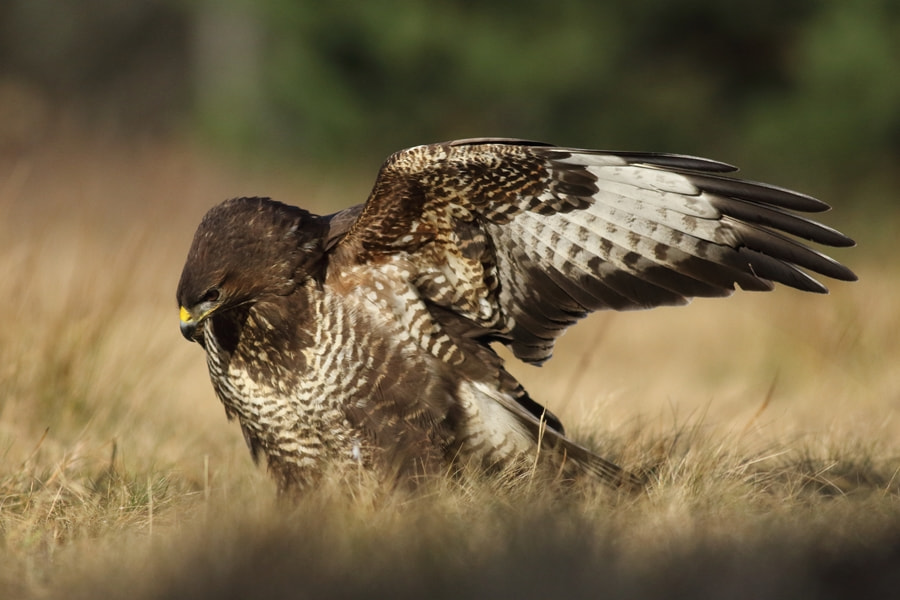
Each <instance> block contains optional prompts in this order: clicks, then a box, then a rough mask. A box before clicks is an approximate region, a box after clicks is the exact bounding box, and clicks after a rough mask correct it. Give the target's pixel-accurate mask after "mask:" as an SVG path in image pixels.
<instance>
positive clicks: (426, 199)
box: [177, 139, 856, 490]
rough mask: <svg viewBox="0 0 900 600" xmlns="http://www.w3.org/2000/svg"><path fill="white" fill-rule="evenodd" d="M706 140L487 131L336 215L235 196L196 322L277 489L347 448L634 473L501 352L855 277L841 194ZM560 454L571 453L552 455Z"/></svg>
mask: <svg viewBox="0 0 900 600" xmlns="http://www.w3.org/2000/svg"><path fill="white" fill-rule="evenodd" d="M734 170H735V168H734V167H731V166H729V165H727V164H724V163H720V162H715V161H711V160H706V159H702V158H695V157H690V156H682V155H673V154H657V153H637V152H606V151H597V150H581V149H573V148H563V147H557V146H553V145H548V144H542V143H537V142H525V141H521V140H509V139H471V140H459V141H454V142H447V143H440V144H431V145H423V146H417V147H414V148H409V149H406V150H401V151H399V152H397V153H395V154H394V155H392V156H391V157H389V158H388V159H387V161H385V163H384V164H383V166H382V167H381V171H380V172H379V174H378V177H377V179H376V181H375V185H374V187H373V189H372V191H371V193H370V195H369V197H368V199H367V201H366V202H365V203H364V204H362V205H358V206H354V207H352V208H348V209H346V210H343V211H340V212H338V213H335V214H332V215H329V216H318V215H315V214H311V213H309V212H307V211H306V210H303V209H300V208H296V207H293V206H288V205H285V204H281V203H279V202H276V201H273V200H271V199H268V198H237V199H232V200H227V201H225V202H223V203H221V204H219V205H217V206H215V207H213V208H212V209H210V210H209V212H208V213H207V214H206V216H205V217H204V218H203V220H202V222H201V223H200V225H199V228H198V229H197V232H196V234H195V237H194V239H193V243H192V245H191V248H190V251H189V253H188V256H187V261H186V264H185V266H184V271H183V273H182V275H181V280H180V282H179V284H178V291H177V301H178V304H179V306H180V317H181V331H182V333H183V335H184V336H185V337H186V338H187V339H188V340H192V341H196V342H198V343H199V344H200V345H201V346H203V348H204V349H205V351H206V357H207V363H208V367H209V374H210V377H211V379H212V384H213V387H214V388H215V392H216V394H217V396H218V397H219V399H220V400H221V401H222V403H223V404H224V405H225V411H226V414H227V415H228V417H229V418H237V420H238V421H239V423H240V425H241V429H242V430H243V433H244V437H245V439H246V441H247V443H248V445H249V447H250V450H251V452H252V454H253V456H254V458H258V457H260V456H264V457H265V459H266V462H267V465H268V469H269V471H270V472H271V474H272V475H273V476H274V477H275V479H276V481H277V483H278V485H279V488H280V489H282V490H290V489H293V488H303V487H305V486H309V485H310V484H312V483H314V482H315V481H316V480H317V478H318V477H320V475H321V473H322V472H323V471H325V470H326V469H327V468H330V467H331V466H334V465H338V466H340V465H345V464H346V465H356V466H357V468H359V467H362V468H366V469H372V470H373V471H374V472H375V473H377V474H378V476H379V477H383V478H385V479H397V478H407V477H411V478H416V477H417V476H418V475H420V474H430V473H442V472H453V470H454V468H455V467H458V466H461V465H475V466H476V467H477V468H479V469H481V468H483V469H486V470H488V471H490V470H494V469H507V468H514V466H515V465H518V464H525V465H527V464H529V463H530V461H536V460H537V458H536V456H537V455H540V456H543V457H546V460H553V461H556V462H555V463H554V464H557V465H559V470H560V472H565V473H573V474H577V473H585V472H589V473H593V474H595V475H597V476H599V477H600V478H601V479H603V480H606V481H608V482H610V483H612V484H614V485H616V484H630V483H634V481H635V478H634V476H632V475H630V474H628V473H627V472H625V471H623V470H622V469H620V468H619V467H618V466H616V465H615V464H613V463H612V462H609V461H607V460H604V459H603V458H601V457H599V456H596V455H595V454H593V453H591V452H590V451H588V450H587V449H585V448H584V447H582V446H580V445H578V444H577V443H575V442H574V441H572V440H571V439H569V438H568V437H566V435H565V433H564V430H563V426H562V424H561V423H560V421H559V419H557V418H556V417H555V416H554V415H553V414H552V413H551V412H549V411H547V410H546V409H544V408H543V407H542V406H541V405H540V404H538V403H537V402H536V401H535V400H533V399H532V398H531V397H530V396H529V395H528V393H527V392H526V391H525V390H524V389H523V388H522V386H521V385H520V384H519V383H518V381H516V379H515V378H513V377H512V376H511V375H510V374H509V373H508V372H507V371H506V370H505V368H504V364H503V361H502V360H501V359H500V357H499V356H498V355H497V354H496V353H495V351H494V350H493V349H492V347H491V344H492V343H494V342H499V343H501V344H505V345H506V346H508V347H509V348H510V349H511V350H512V352H513V353H514V354H515V356H516V357H517V358H519V359H521V360H523V361H526V362H529V363H542V362H543V361H545V360H547V359H548V358H550V355H551V352H552V350H553V345H554V342H555V341H556V339H557V338H558V337H559V336H560V335H562V334H563V332H564V331H565V330H566V329H567V328H568V327H569V326H570V325H572V324H573V323H575V322H576V321H577V320H578V319H580V318H582V317H584V316H585V315H587V314H588V313H589V312H591V311H595V310H601V309H613V310H628V309H639V308H652V307H655V306H661V305H679V304H685V303H687V302H688V301H689V300H690V299H691V298H692V297H699V296H707V297H708V296H728V295H729V294H731V293H732V292H733V291H734V289H735V284H737V285H738V286H740V287H741V288H742V289H744V290H754V291H764V290H771V289H772V288H773V287H774V284H775V283H781V284H784V285H787V286H790V287H794V288H797V289H799V290H804V291H809V292H819V293H824V292H826V291H827V290H826V288H825V287H824V286H823V285H822V284H821V283H819V282H818V281H817V280H816V279H814V278H813V277H812V276H811V275H810V274H809V273H813V274H816V273H817V274H819V275H822V276H826V277H830V278H834V279H838V280H843V281H853V280H855V279H856V276H855V275H854V274H853V272H852V271H851V270H850V269H848V268H847V267H845V266H843V265H841V264H839V263H838V262H836V261H835V260H833V259H831V258H829V257H828V256H825V255H824V254H822V253H820V252H818V251H816V250H813V249H811V248H809V247H807V246H806V245H805V244H804V243H802V242H800V241H798V239H803V240H808V241H812V242H815V243H818V244H822V245H826V246H836V247H841V246H852V245H853V244H854V242H853V241H852V240H851V239H850V238H848V237H846V236H845V235H843V234H841V233H839V232H838V231H835V230H834V229H831V228H829V227H826V226H824V225H822V224H820V223H817V222H815V221H813V220H810V219H807V218H805V217H803V216H800V215H798V214H797V213H804V212H819V211H824V210H827V209H828V208H829V207H828V206H827V205H826V204H825V203H823V202H821V201H819V200H816V199H814V198H811V197H809V196H806V195H803V194H799V193H796V192H793V191H789V190H786V189H783V188H779V187H775V186H771V185H766V184H763V183H756V182H751V181H745V180H739V179H734V178H731V177H729V176H726V175H724V173H728V172H730V171H734ZM554 468H556V467H554Z"/></svg>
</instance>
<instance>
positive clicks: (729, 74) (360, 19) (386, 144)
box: [0, 0, 900, 208]
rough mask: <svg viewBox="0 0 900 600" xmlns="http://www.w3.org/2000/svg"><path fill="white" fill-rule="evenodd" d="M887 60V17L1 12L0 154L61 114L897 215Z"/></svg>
mask: <svg viewBox="0 0 900 600" xmlns="http://www.w3.org/2000/svg"><path fill="white" fill-rule="evenodd" d="M898 60H900V5H898V4H897V3H896V2H892V1H891V0H860V1H859V2H853V3H848V2H841V1H839V0H755V1H752V2H751V1H749V0H736V1H734V2H728V3H722V2H716V1H714V0H687V1H682V2H668V1H664V0H648V1H645V2H586V1H583V0H559V1H557V2H543V1H537V0H521V1H504V0H499V1H494V2H471V1H468V0H441V1H438V2H429V3H426V2H421V1H420V0H384V1H379V2H369V3H359V2H346V1H341V2H330V3H317V2H307V1H298V0H258V1H250V0H228V1H224V2H218V1H212V0H210V1H205V0H190V1H178V0H131V1H129V2H118V1H116V0H85V1H83V2H77V3H76V2H69V1H67V0H6V1H5V2H4V3H3V4H2V6H0V110H2V111H3V112H2V123H3V125H2V131H0V135H2V138H0V141H2V143H3V146H4V147H5V148H7V149H8V150H9V149H10V148H11V149H12V150H16V149H18V150H22V149H23V148H24V149H27V148H29V147H30V146H31V145H33V144H38V143H40V142H41V140H42V139H45V138H42V137H41V135H42V134H43V135H46V134H47V131H48V130H53V129H56V128H57V127H59V122H58V119H59V118H60V116H61V114H65V116H66V117H67V118H71V119H76V120H78V121H79V122H81V123H84V124H85V126H86V127H88V128H89V129H90V130H92V131H96V130H98V129H100V130H103V131H104V132H106V133H108V134H109V133H114V134H116V135H119V136H121V137H122V138H123V139H125V140H133V139H135V138H139V137H157V136H165V135H172V134H174V135H187V136H190V137H192V138H196V139H199V140H201V141H202V143H203V144H205V145H206V146H207V147H209V148H215V150H216V151H217V152H225V153H233V154H236V155H239V156H241V157H243V158H244V159H247V158H249V157H253V158H256V159H259V160H278V161H285V162H295V163H301V162H302V163H303V164H306V165H309V164H313V165H315V164H319V163H323V162H324V163H334V162H338V163H341V164H351V163H353V162H354V161H361V160H362V159H369V160H380V158H381V157H384V156H386V155H387V154H389V153H390V152H391V151H393V150H395V149H397V148H400V147H405V146H409V145H415V144H418V143H423V142H429V141H438V140H443V139H450V138H456V137H466V136H469V137H471V136H484V135H503V136H515V137H523V138H530V139H541V140H550V141H553V142H555V143H560V144H565V145H574V146H583V147H604V148H611V149H643V150H657V151H669V152H682V153H693V154H701V155H712V156H715V157H719V158H722V159H724V160H730V161H732V162H735V163H739V164H740V165H741V166H742V167H744V168H745V169H746V170H749V171H750V172H752V173H764V174H766V175H767V176H773V175H774V176H776V178H781V179H787V178H788V176H789V178H790V181H791V182H792V185H795V186H801V187H804V188H809V187H812V188H813V190H814V191H820V192H824V193H823V195H825V196H826V197H827V198H829V199H831V200H833V201H834V202H840V204H841V205H842V208H844V207H846V206H847V205H848V204H852V205H855V204H858V203H866V204H875V205H877V204H878V203H881V204H887V205H892V202H891V201H890V193H889V192H890V190H892V189H896V187H897V177H898V175H897V169H896V165H897V162H898V156H900V110H898V106H900V76H898ZM845 195H846V196H849V198H846V199H845V198H844V196H845Z"/></svg>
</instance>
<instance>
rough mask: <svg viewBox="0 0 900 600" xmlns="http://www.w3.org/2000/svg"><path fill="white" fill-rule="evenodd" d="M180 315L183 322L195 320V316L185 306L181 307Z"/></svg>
mask: <svg viewBox="0 0 900 600" xmlns="http://www.w3.org/2000/svg"><path fill="white" fill-rule="evenodd" d="M178 316H179V317H180V318H181V322H182V323H190V322H191V321H193V320H194V319H193V317H191V313H189V312H188V310H187V309H186V308H185V307H183V306H182V307H181V311H180V312H179V314H178Z"/></svg>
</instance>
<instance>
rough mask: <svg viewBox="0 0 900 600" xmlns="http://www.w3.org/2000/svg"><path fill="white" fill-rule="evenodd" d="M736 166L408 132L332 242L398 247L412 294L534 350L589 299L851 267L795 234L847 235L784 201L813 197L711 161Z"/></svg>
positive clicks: (620, 301)
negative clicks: (442, 139)
mask: <svg viewBox="0 0 900 600" xmlns="http://www.w3.org/2000/svg"><path fill="white" fill-rule="evenodd" d="M734 170H735V168H734V167H732V166H731V165H728V164H725V163H720V162H716V161H711V160H707V159H702V158H695V157H690V156H681V155H669V154H650V153H636V152H618V153H617V152H604V151H596V150H578V149H572V148H559V147H556V146H550V145H546V144H541V143H536V142H523V141H519V140H490V139H473V140H459V141H456V142H449V143H444V144H433V145H428V146H417V147H415V148H410V149H407V150H403V151H401V152H398V153H396V154H394V155H393V156H392V157H390V158H389V159H388V160H387V161H386V163H385V164H384V165H383V166H382V169H381V172H380V173H379V176H378V179H377V180H376V183H375V186H374V188H373V190H372V193H371V195H370V197H369V199H368V201H367V202H366V204H365V206H364V207H363V208H362V209H361V210H360V209H352V211H353V212H348V213H346V214H340V213H339V214H340V218H338V219H336V222H337V223H338V224H339V227H337V228H336V229H337V230H339V231H340V233H341V236H340V237H339V238H338V236H334V238H333V239H335V240H336V241H335V243H334V245H335V252H334V253H335V254H341V255H342V256H345V257H349V260H354V261H357V262H366V261H384V260H390V259H391V257H402V259H403V260H404V261H405V263H404V264H409V265H411V268H412V270H413V273H412V274H411V277H412V279H413V281H414V282H415V285H416V286H417V288H418V289H419V292H420V293H421V294H422V297H423V299H425V300H426V301H428V302H430V303H433V304H435V305H439V306H441V307H442V308H444V309H447V310H449V311H451V312H454V313H456V314H458V315H459V316H460V317H461V318H464V319H469V320H471V321H473V323H474V324H475V325H477V326H478V327H479V329H480V330H482V331H485V332H487V334H489V335H490V336H493V337H495V338H498V339H503V340H505V341H507V343H508V344H509V345H510V346H511V347H512V349H513V351H514V352H515V354H516V355H517V356H519V357H520V358H522V359H523V360H527V361H533V362H540V361H543V360H546V359H547V358H549V356H550V354H551V352H552V349H553V343H554V340H555V339H556V338H557V337H559V335H561V334H562V332H563V331H565V329H566V328H567V327H568V326H570V325H571V324H572V323H574V322H575V321H576V320H577V319H579V318H581V317H583V316H584V315H585V314H587V313H588V312H590V311H593V310H600V309H615V310H625V309H633V308H650V307H653V306H660V305H677V304H684V303H686V302H688V301H689V300H690V299H691V298H693V297H698V296H727V295H729V294H731V293H732V292H733V290H734V289H735V285H739V286H740V287H741V288H743V289H745V290H755V291H763V290H771V289H772V288H773V287H774V284H775V283H782V284H784V285H788V286H791V287H795V288H797V289H800V290H805V291H812V292H826V291H827V290H826V288H825V286H823V285H822V284H821V283H820V282H818V281H816V279H814V278H813V277H812V276H811V275H810V274H809V273H807V271H809V272H810V273H813V274H819V275H822V276H825V277H830V278H834V279H838V280H845V281H852V280H854V279H855V278H856V276H855V275H854V274H853V272H852V271H851V270H850V269H848V268H847V267H845V266H844V265H841V264H840V263H838V262H837V261H835V260H833V259H832V258H830V257H828V256H826V255H824V254H822V253H821V252H819V251H817V250H814V249H812V248H810V247H808V246H806V245H805V244H803V243H801V242H800V241H798V240H797V239H795V238H801V239H803V240H807V241H810V242H813V243H817V244H822V245H826V246H836V247H843V246H852V245H853V240H851V239H850V238H848V237H847V236H845V235H843V234H842V233H840V232H838V231H836V230H834V229H832V228H830V227H827V226H825V225H822V224H820V223H818V222H816V221H813V220H810V219H808V218H806V217H803V216H800V215H798V214H795V212H822V211H824V210H828V208H829V207H828V205H827V204H825V203H824V202H821V201H820V200H817V199H815V198H812V197H810V196H807V195H804V194H799V193H797V192H793V191H790V190H786V189H784V188H780V187H776V186H771V185H767V184H762V183H757V182H753V181H745V180H739V179H734V178H731V177H728V176H726V175H724V173H728V172H730V171H734ZM357 214H358V217H357V218H356V220H355V221H353V222H352V225H350V226H349V227H347V225H346V224H347V223H348V222H349V220H350V217H353V216H356V215H357ZM345 232H346V233H345ZM473 232H474V233H473ZM473 240H475V241H473ZM448 285H449V286H450V287H453V288H456V289H458V290H459V291H458V292H456V293H448V291H447V289H448ZM463 292H464V293H463ZM476 307H480V308H477V310H476ZM485 307H489V309H486V308H485Z"/></svg>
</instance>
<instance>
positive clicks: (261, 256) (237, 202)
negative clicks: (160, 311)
mask: <svg viewBox="0 0 900 600" xmlns="http://www.w3.org/2000/svg"><path fill="white" fill-rule="evenodd" d="M322 233H323V228H322V225H321V219H320V218H319V217H317V216H315V215H312V214H311V213H309V212H307V211H305V210H302V209H300V208H296V207H293V206H288V205H286V204H282V203H280V202H275V201H274V200H270V199H268V198H235V199H232V200H226V201H225V202H222V203H221V204H219V205H217V206H214V207H213V208H211V209H210V210H209V212H207V213H206V215H205V216H204V217H203V220H202V221H201V222H200V225H199V227H198V228H197V232H196V233H195V234H194V241H193V242H192V244H191V249H190V251H189V252H188V256H187V260H186V261H185V265H184V270H183V271H182V273H181V280H180V281H179V282H178V291H177V293H176V300H177V301H178V306H179V313H180V320H181V333H182V335H184V337H185V338H186V339H188V340H189V341H200V340H202V337H203V334H202V331H203V325H204V323H205V322H206V321H207V319H209V318H210V317H212V316H213V315H215V314H222V313H223V312H225V311H228V310H231V309H234V308H237V307H239V306H247V305H250V304H253V303H255V302H257V301H259V300H261V299H264V298H266V297H269V296H285V295H287V294H290V293H291V292H292V291H294V289H296V287H297V285H298V283H301V282H303V281H304V280H306V279H307V278H309V277H315V276H316V275H317V274H319V272H320V271H321V268H322V267H321V264H320V263H321V260H320V259H321V257H322V252H323V251H322Z"/></svg>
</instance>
